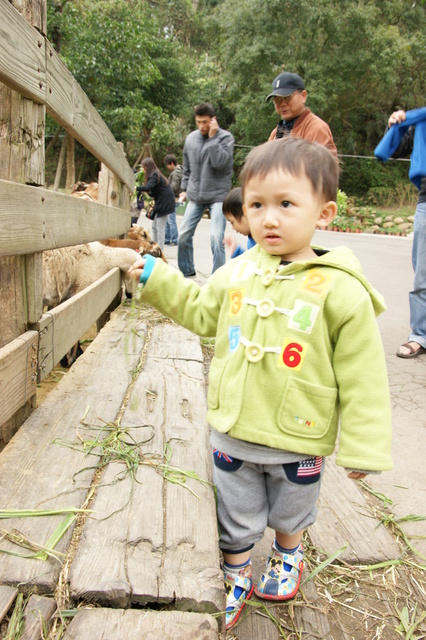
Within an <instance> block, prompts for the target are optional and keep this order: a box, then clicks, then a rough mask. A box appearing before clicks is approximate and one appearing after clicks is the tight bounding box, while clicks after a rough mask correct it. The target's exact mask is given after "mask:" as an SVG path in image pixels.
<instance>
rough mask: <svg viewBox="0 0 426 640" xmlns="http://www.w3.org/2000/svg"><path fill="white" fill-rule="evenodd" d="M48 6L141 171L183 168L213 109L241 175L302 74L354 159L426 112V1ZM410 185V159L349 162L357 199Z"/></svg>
mask: <svg viewBox="0 0 426 640" xmlns="http://www.w3.org/2000/svg"><path fill="white" fill-rule="evenodd" d="M47 8H48V35H49V39H50V40H51V41H52V42H53V44H54V45H55V46H56V47H57V49H58V51H59V53H60V55H61V56H62V58H63V59H64V61H65V63H66V64H67V66H68V68H69V69H70V70H71V72H72V73H73V74H74V75H75V77H76V79H77V81H78V82H79V83H80V85H81V86H82V88H83V89H84V90H85V92H86V93H87V95H88V96H89V98H90V100H91V101H92V102H93V104H94V105H95V107H96V108H97V109H98V111H99V112H100V114H101V116H102V117H103V118H104V120H105V121H106V123H107V124H108V126H109V127H110V129H111V130H112V132H113V134H114V136H115V137H116V139H117V140H120V141H122V142H123V143H124V145H125V150H126V153H127V155H128V158H129V161H130V162H131V163H133V162H134V161H135V160H136V159H137V158H138V157H139V156H140V154H141V152H143V153H145V154H147V153H149V155H152V156H153V157H154V158H155V159H156V161H157V162H158V164H159V166H161V163H162V158H163V157H164V155H165V154H166V153H168V152H173V153H175V154H176V156H177V157H178V158H179V159H180V158H181V157H182V148H183V144H184V140H185V137H186V135H187V134H188V133H189V131H191V130H192V129H193V127H194V121H193V106H194V105H196V104H198V103H199V102H202V101H208V102H211V103H212V104H213V105H214V107H215V108H216V111H217V116H218V120H219V124H220V126H222V127H224V128H226V129H229V130H231V131H232V133H233V134H234V136H235V139H236V144H237V146H236V151H235V167H236V174H238V172H239V169H240V168H241V166H242V164H243V162H244V159H245V156H246V153H247V151H248V149H247V147H250V146H254V145H257V144H260V143H262V142H264V141H266V140H267V139H268V137H269V134H270V132H271V131H272V129H273V128H274V127H275V126H276V124H277V121H278V115H277V114H276V113H275V110H274V107H273V104H272V103H271V102H269V103H266V101H265V97H266V96H267V95H268V93H269V92H270V89H271V82H272V80H273V78H274V77H275V76H276V75H278V74H279V73H280V72H281V71H284V70H286V71H294V72H297V73H299V74H300V75H301V76H302V77H303V79H304V80H305V84H306V87H307V91H308V102H307V105H308V106H309V107H310V108H311V109H312V110H313V111H314V113H316V114H317V115H319V116H320V117H321V118H323V119H324V120H325V121H326V122H328V123H329V124H330V127H331V129H332V132H333V135H334V138H335V141H336V144H337V148H338V151H339V152H340V153H341V154H344V155H345V156H347V155H365V156H372V155H373V150H374V148H375V146H376V145H377V143H378V141H379V140H380V138H381V137H382V135H383V133H384V130H385V127H386V123H387V118H388V116H389V115H390V113H392V111H394V110H395V109H396V108H404V109H412V108H415V107H419V106H422V105H423V104H424V96H425V95H426V39H425V36H424V34H425V33H426V2H419V1H418V0H360V1H359V2H352V1H351V0H318V1H317V2H315V3H312V2H310V0H264V1H263V2H259V1H258V0H238V2H236V1H235V0H198V1H197V0H167V1H166V0H155V2H154V1H147V0H47ZM238 145H240V146H238ZM397 164H399V165H402V166H399V167H397V166H396V165H397ZM407 181H408V179H407V168H406V165H405V164H403V163H388V164H387V165H384V166H383V165H380V164H379V163H378V162H377V161H376V160H373V159H372V160H365V159H362V160H361V159H353V160H351V159H349V158H345V159H344V162H343V173H342V178H341V188H342V189H343V191H345V192H346V193H348V194H349V195H355V194H356V195H363V196H367V195H368V194H370V195H371V194H373V193H374V194H376V195H377V194H379V193H380V190H381V189H386V188H387V189H388V190H389V191H392V190H401V185H402V184H403V183H407ZM382 196H383V193H382Z"/></svg>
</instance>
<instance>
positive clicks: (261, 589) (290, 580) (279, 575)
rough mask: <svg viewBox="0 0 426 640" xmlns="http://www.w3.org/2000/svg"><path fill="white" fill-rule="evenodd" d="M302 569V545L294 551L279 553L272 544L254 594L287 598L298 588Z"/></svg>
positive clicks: (266, 598) (269, 597)
mask: <svg viewBox="0 0 426 640" xmlns="http://www.w3.org/2000/svg"><path fill="white" fill-rule="evenodd" d="M302 571H303V545H302V543H300V544H299V546H298V547H297V549H296V551H295V552H294V553H281V552H280V551H277V550H276V548H275V546H274V545H272V549H271V552H270V554H269V558H268V562H267V564H266V569H265V571H264V573H263V574H262V576H261V578H260V580H259V582H258V584H257V587H256V589H255V594H256V595H257V596H258V597H259V598H263V599H265V600H289V599H290V598H294V596H295V595H296V593H297V592H298V590H299V586H300V579H301V577H302Z"/></svg>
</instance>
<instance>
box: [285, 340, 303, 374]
mask: <svg viewBox="0 0 426 640" xmlns="http://www.w3.org/2000/svg"><path fill="white" fill-rule="evenodd" d="M307 348H308V345H307V344H306V342H296V341H295V340H292V339H291V338H288V339H286V340H284V344H283V348H282V351H281V353H280V357H279V360H278V366H279V367H289V368H290V369H294V370H295V371H299V370H300V369H301V368H302V364H303V361H304V359H305V355H306V350H307Z"/></svg>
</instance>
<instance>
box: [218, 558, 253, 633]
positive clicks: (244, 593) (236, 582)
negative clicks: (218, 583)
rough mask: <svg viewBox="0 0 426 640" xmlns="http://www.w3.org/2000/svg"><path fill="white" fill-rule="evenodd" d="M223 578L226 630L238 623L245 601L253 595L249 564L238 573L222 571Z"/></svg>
mask: <svg viewBox="0 0 426 640" xmlns="http://www.w3.org/2000/svg"><path fill="white" fill-rule="evenodd" d="M223 576H224V579H225V591H226V628H227V629H230V628H231V627H233V626H234V625H235V624H236V623H237V622H238V619H239V617H240V615H241V612H242V610H243V609H244V607H245V605H246V602H247V600H248V599H249V598H250V596H251V595H252V593H253V588H254V587H253V581H252V579H251V563H250V564H248V565H247V566H246V567H243V568H242V569H240V571H239V573H231V572H229V571H226V570H225V569H223Z"/></svg>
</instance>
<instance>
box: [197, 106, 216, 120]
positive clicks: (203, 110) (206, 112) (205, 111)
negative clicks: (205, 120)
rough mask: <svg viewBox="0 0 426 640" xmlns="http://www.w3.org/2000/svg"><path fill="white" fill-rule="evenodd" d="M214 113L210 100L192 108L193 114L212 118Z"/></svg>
mask: <svg viewBox="0 0 426 640" xmlns="http://www.w3.org/2000/svg"><path fill="white" fill-rule="evenodd" d="M215 115H216V113H215V110H214V108H213V105H211V104H210V102H201V104H197V106H196V107H195V108H194V116H209V117H210V118H214V116H215Z"/></svg>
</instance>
